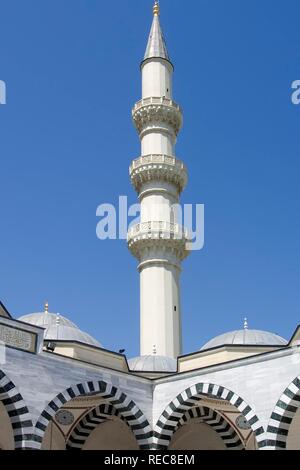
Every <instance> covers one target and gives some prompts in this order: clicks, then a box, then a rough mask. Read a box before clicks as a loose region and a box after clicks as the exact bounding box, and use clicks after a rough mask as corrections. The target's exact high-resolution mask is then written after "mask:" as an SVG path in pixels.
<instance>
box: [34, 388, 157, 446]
mask: <svg viewBox="0 0 300 470" xmlns="http://www.w3.org/2000/svg"><path fill="white" fill-rule="evenodd" d="M89 395H97V396H101V397H102V398H103V399H104V400H106V401H107V402H108V403H109V404H110V405H112V406H113V407H114V408H115V409H116V410H117V411H118V413H119V416H120V418H122V419H124V421H126V423H127V424H128V426H129V427H130V429H131V430H132V432H133V434H134V435H135V438H136V440H137V442H138V445H139V447H140V448H141V449H149V448H150V444H149V442H150V440H151V436H152V432H151V427H150V425H149V422H148V420H147V419H146V417H145V416H144V414H143V413H142V411H141V410H140V409H139V408H138V407H137V405H136V404H135V403H134V402H133V401H132V400H131V399H130V398H129V397H127V395H126V394H125V393H123V392H122V391H121V390H119V389H118V388H117V387H115V386H113V385H111V384H108V383H106V382H104V381H90V382H85V383H81V384H77V385H73V386H71V387H69V388H67V389H66V390H64V391H63V392H61V393H59V394H58V395H57V396H56V397H55V398H54V399H53V400H52V401H51V402H50V403H49V404H48V405H47V407H46V408H45V409H44V411H43V412H42V414H41V416H40V417H39V419H38V421H37V424H36V427H35V432H34V439H35V440H36V442H38V443H39V446H41V444H42V440H43V437H44V434H45V431H46V429H47V426H48V424H49V422H50V421H51V419H52V418H53V416H54V415H55V413H56V412H57V411H58V410H59V409H60V408H61V407H62V406H63V405H65V404H66V403H68V402H69V401H70V400H72V399H73V398H76V397H79V396H89Z"/></svg>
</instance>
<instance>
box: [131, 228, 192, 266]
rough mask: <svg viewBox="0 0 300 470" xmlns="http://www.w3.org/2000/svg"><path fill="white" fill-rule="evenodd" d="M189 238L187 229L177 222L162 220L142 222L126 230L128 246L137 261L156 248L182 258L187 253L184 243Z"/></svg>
mask: <svg viewBox="0 0 300 470" xmlns="http://www.w3.org/2000/svg"><path fill="white" fill-rule="evenodd" d="M188 240H189V237H188V232H187V230H186V229H185V228H184V227H182V226H181V225H178V224H172V223H169V222H164V221H151V222H144V223H140V224H137V225H134V226H133V227H131V228H130V229H129V231H128V236H127V242H128V247H129V249H130V251H131V253H132V254H133V256H135V257H136V258H137V259H138V260H139V261H141V259H142V258H144V257H145V256H150V258H151V253H150V252H155V251H156V252H157V251H158V250H161V251H165V252H168V253H169V254H174V255H175V256H176V258H177V259H178V260H181V261H182V260H183V259H184V258H186V257H187V256H188V254H189V251H188V250H187V247H186V244H187V242H188Z"/></svg>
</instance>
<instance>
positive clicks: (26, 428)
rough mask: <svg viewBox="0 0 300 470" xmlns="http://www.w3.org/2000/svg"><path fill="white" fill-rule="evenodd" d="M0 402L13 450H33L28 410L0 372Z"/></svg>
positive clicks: (34, 444) (13, 387)
mask: <svg viewBox="0 0 300 470" xmlns="http://www.w3.org/2000/svg"><path fill="white" fill-rule="evenodd" d="M0 401H1V402H2V404H3V405H4V407H5V409H6V412H7V414H8V416H9V419H10V422H11V425H12V429H13V436H14V444H15V449H35V448H36V443H35V442H34V440H33V424H32V420H31V417H30V414H29V411H28V408H27V406H26V405H25V402H24V400H23V397H22V395H21V394H20V392H19V390H18V389H17V387H16V386H15V384H14V383H13V382H12V381H11V380H10V379H9V377H8V376H7V375H6V374H5V373H4V372H3V371H2V370H0Z"/></svg>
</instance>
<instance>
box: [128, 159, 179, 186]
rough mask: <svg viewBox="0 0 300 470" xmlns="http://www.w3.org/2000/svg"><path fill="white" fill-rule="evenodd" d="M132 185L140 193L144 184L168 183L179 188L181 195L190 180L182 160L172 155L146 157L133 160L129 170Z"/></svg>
mask: <svg viewBox="0 0 300 470" xmlns="http://www.w3.org/2000/svg"><path fill="white" fill-rule="evenodd" d="M129 174H130V179H131V183H132V185H133V186H134V188H135V189H136V191H137V192H138V193H139V192H140V190H141V187H142V185H143V184H144V183H147V182H149V181H154V180H156V181H160V180H163V181H166V182H168V183H172V184H174V185H176V186H177V188H178V191H179V193H181V192H182V191H183V190H184V188H185V186H186V184H187V180H188V175H187V169H186V166H185V165H184V163H183V162H182V161H181V160H178V159H177V158H175V157H172V156H170V155H163V154H160V155H159V154H158V155H144V156H142V157H139V158H137V159H136V160H133V162H132V164H131V165H130V168H129Z"/></svg>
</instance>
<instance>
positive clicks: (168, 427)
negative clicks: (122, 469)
mask: <svg viewBox="0 0 300 470" xmlns="http://www.w3.org/2000/svg"><path fill="white" fill-rule="evenodd" d="M203 396H207V397H210V398H215V399H218V400H224V401H225V400H226V401H228V402H229V403H230V404H231V405H233V406H235V407H236V408H237V409H238V410H239V411H240V412H241V413H242V414H243V416H244V417H245V418H246V420H247V422H248V423H249V425H250V426H251V429H252V431H253V433H254V435H255V437H256V441H257V445H258V447H259V448H261V447H264V446H265V438H264V435H265V432H264V428H263V427H262V426H261V425H260V422H259V419H258V417H257V416H256V414H255V413H254V411H253V409H252V408H251V407H250V406H249V405H248V404H247V403H246V402H245V401H244V400H243V398H242V397H240V396H238V395H237V394H236V393H234V392H232V391H231V390H228V389H226V388H225V387H222V386H220V385H216V384H212V383H197V384H195V385H193V386H192V387H188V388H187V389H185V390H184V391H183V392H182V393H180V394H179V395H177V397H176V398H174V400H172V401H171V402H170V403H169V405H168V406H167V407H166V408H165V410H164V411H163V413H162V414H161V416H160V418H159V420H158V421H157V423H156V425H155V429H154V433H153V449H167V448H168V445H169V443H170V441H171V438H172V436H173V434H174V432H175V431H176V429H177V426H178V423H179V422H180V420H181V419H182V418H183V416H184V415H185V414H186V413H187V412H188V411H189V410H190V409H191V408H194V407H197V406H199V402H200V401H201V399H202V397H203Z"/></svg>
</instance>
